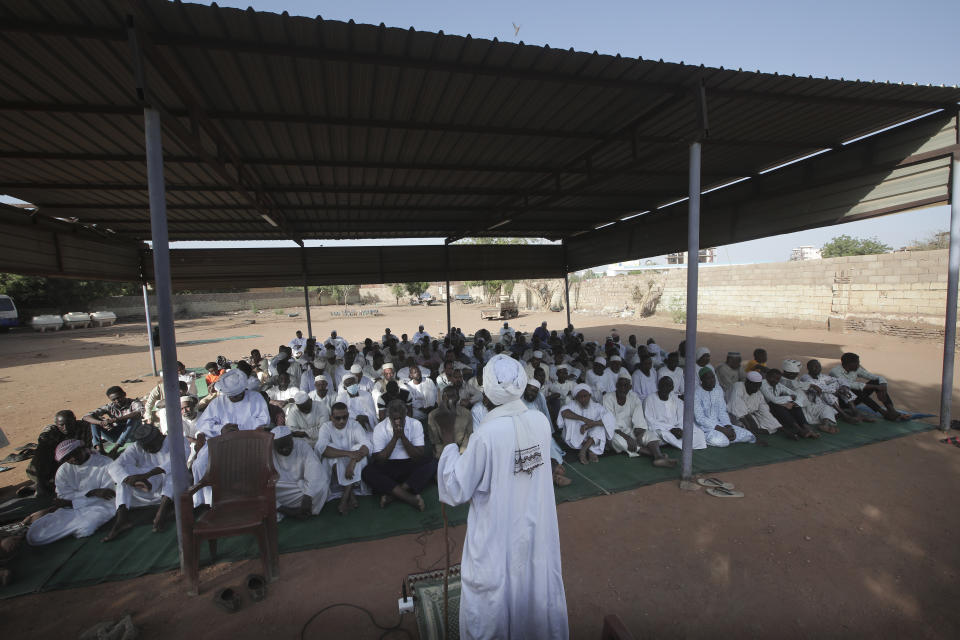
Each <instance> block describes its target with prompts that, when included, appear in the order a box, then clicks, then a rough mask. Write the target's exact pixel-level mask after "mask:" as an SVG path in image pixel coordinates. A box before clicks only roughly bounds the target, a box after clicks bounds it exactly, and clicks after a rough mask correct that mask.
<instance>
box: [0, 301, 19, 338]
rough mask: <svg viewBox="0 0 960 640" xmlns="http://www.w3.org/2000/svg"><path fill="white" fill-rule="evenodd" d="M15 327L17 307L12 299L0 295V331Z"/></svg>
mask: <svg viewBox="0 0 960 640" xmlns="http://www.w3.org/2000/svg"><path fill="white" fill-rule="evenodd" d="M15 326H17V305H15V304H13V298H11V297H10V296H4V295H0V331H6V330H8V329H9V328H10V327H15Z"/></svg>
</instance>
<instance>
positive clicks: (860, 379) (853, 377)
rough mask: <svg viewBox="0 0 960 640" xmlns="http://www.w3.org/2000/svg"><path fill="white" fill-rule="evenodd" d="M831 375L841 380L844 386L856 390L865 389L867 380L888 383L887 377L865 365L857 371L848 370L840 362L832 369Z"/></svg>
mask: <svg viewBox="0 0 960 640" xmlns="http://www.w3.org/2000/svg"><path fill="white" fill-rule="evenodd" d="M830 375H831V376H833V377H834V378H836V379H837V380H839V381H840V384H841V385H842V386H844V387H848V388H850V389H853V390H854V391H860V390H861V389H863V385H865V384H866V382H864V381H865V380H871V381H873V380H876V381H877V382H878V383H879V384H887V379H886V378H884V377H883V376H878V375H876V374H873V373H870V372H869V371H867V370H866V369H864V368H863V367H859V368H858V369H857V370H856V371H847V370H846V369H844V368H843V365H839V364H838V365H837V366H835V367H834V368H833V369H830Z"/></svg>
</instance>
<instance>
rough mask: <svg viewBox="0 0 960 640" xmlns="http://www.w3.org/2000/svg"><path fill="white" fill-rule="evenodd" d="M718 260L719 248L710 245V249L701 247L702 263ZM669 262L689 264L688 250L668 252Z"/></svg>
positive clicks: (700, 260)
mask: <svg viewBox="0 0 960 640" xmlns="http://www.w3.org/2000/svg"><path fill="white" fill-rule="evenodd" d="M716 261H717V248H716V247H710V248H709V249H700V259H699V260H698V262H699V263H700V264H704V263H708V264H712V263H714V262H716ZM667 264H687V252H686V251H684V252H682V253H668V254H667Z"/></svg>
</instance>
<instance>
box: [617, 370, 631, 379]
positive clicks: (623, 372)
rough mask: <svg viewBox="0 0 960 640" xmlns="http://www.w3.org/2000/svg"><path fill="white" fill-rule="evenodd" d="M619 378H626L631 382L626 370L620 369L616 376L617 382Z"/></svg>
mask: <svg viewBox="0 0 960 640" xmlns="http://www.w3.org/2000/svg"><path fill="white" fill-rule="evenodd" d="M621 378H626V379H627V380H633V378H631V377H630V374H629V373H627V370H626V369H620V373H618V374H617V379H618V380H619V379H621Z"/></svg>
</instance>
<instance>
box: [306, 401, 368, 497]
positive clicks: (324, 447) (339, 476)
mask: <svg viewBox="0 0 960 640" xmlns="http://www.w3.org/2000/svg"><path fill="white" fill-rule="evenodd" d="M372 449H373V443H372V442H371V440H370V434H369V433H367V430H366V429H364V428H363V427H362V426H360V423H359V422H357V421H356V420H354V419H353V418H351V417H350V412H349V410H348V409H347V405H345V404H344V403H342V402H337V403H335V404H334V405H333V410H332V411H331V412H330V421H329V422H327V423H326V424H324V425H323V426H322V427H320V436H319V438H318V439H317V446H316V447H315V451H316V452H317V455H318V456H320V465H321V466H322V467H323V475H324V477H325V478H327V480H328V481H329V483H330V497H329V498H328V499H330V500H333V499H335V498H340V504H339V505H338V506H337V511H339V512H340V513H341V514H347V513H349V512H350V511H352V510H353V509H356V508H357V498H356V496H358V495H367V494H368V493H369V489H368V488H367V486H366V484H365V483H364V482H363V481H362V479H361V477H362V474H363V470H364V468H366V466H367V458H368V456H369V455H370V451H371V450H372Z"/></svg>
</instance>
